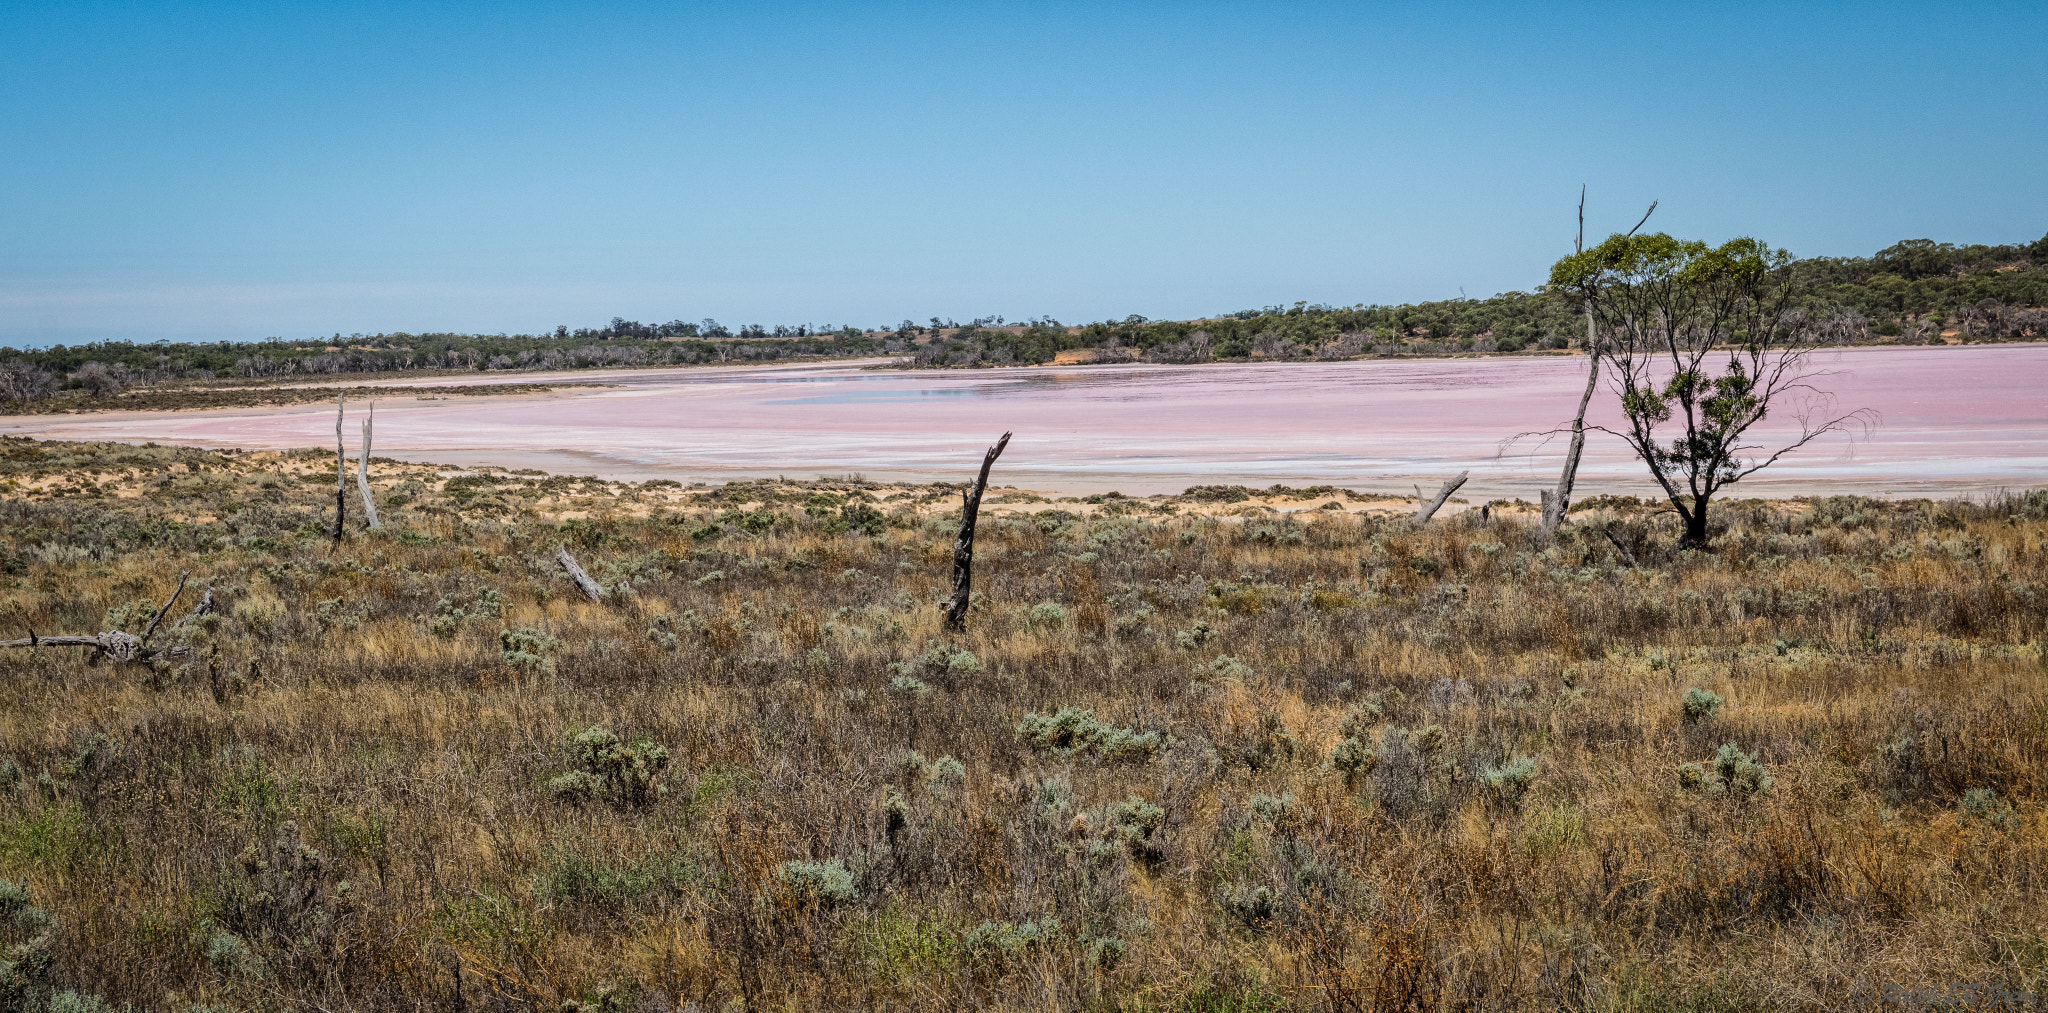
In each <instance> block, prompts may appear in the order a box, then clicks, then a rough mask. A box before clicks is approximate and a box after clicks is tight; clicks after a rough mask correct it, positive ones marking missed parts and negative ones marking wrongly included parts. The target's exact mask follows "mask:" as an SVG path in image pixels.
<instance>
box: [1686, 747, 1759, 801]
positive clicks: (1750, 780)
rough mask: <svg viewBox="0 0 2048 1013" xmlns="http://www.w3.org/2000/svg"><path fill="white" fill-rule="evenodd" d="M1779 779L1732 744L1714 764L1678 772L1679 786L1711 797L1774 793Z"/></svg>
mask: <svg viewBox="0 0 2048 1013" xmlns="http://www.w3.org/2000/svg"><path fill="white" fill-rule="evenodd" d="M1775 783H1777V778H1774V777H1772V776H1771V772H1770V771H1769V770H1768V769H1766V768H1765V767H1764V765H1763V764H1761V763H1758V762H1757V761H1756V756H1755V754H1752V753H1745V752H1743V751H1742V750H1741V749H1740V748H1739V747H1737V746H1736V745H1735V743H1733V742H1724V743H1722V744H1721V748H1720V750H1719V751H1718V752H1716V753H1715V754H1714V759H1713V761H1712V762H1710V763H1708V764H1706V765H1701V764H1697V763H1687V764H1683V765H1681V766H1680V767H1679V768H1678V785H1679V787H1681V788H1685V789H1688V790H1691V791H1704V792H1706V793H1707V794H1709V795H1752V794H1761V793H1763V792H1767V791H1770V790H1771V785H1773V784H1775Z"/></svg>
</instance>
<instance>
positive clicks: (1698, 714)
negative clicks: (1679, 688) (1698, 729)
mask: <svg viewBox="0 0 2048 1013" xmlns="http://www.w3.org/2000/svg"><path fill="white" fill-rule="evenodd" d="M1678 705H1679V707H1680V709H1682V710H1683V711H1684V712H1685V723H1686V724H1689V725H1696V724H1700V723H1701V722H1704V721H1711V720H1713V718H1714V715H1715V713H1717V712H1719V711H1720V709H1721V694H1719V693H1714V692H1711V691H1709V690H1704V689H1700V688H1698V687H1694V688H1692V689H1689V690H1686V691H1685V696H1684V698H1683V699H1681V700H1680V701H1679V704H1678Z"/></svg>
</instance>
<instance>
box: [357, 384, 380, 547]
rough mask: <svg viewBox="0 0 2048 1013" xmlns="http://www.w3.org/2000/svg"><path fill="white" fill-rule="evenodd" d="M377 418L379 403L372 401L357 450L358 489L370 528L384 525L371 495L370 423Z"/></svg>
mask: <svg viewBox="0 0 2048 1013" xmlns="http://www.w3.org/2000/svg"><path fill="white" fill-rule="evenodd" d="M376 418H377V403H376V402H374V401H372V402H371V403H370V417H369V418H367V419H364V420H363V446H362V449H360V450H358V451H356V491H357V492H360V493H362V494H363V516H364V517H365V518H367V519H368V520H369V522H370V530H372V531H375V530H377V529H379V528H382V527H383V526H384V525H382V524H379V523H378V522H377V501H376V500H375V499H372V498H371V497H370V424H371V423H372V422H374V421H375V420H376Z"/></svg>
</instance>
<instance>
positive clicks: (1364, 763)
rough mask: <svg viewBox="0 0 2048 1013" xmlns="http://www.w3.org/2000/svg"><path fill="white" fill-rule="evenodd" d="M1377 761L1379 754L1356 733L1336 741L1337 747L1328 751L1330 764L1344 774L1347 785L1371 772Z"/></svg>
mask: <svg viewBox="0 0 2048 1013" xmlns="http://www.w3.org/2000/svg"><path fill="white" fill-rule="evenodd" d="M1379 762H1380V757H1379V754H1378V753H1375V752H1373V751H1372V747H1371V746H1369V745H1367V744H1366V742H1365V740H1364V739H1362V738H1360V737H1358V736H1356V735H1353V736H1351V737H1349V738H1347V739H1345V740H1344V741H1342V742H1339V743H1337V748H1336V749H1333V750H1331V751H1330V766H1331V767H1334V768H1336V769H1337V770H1338V771H1339V772H1341V773H1342V774H1343V775H1344V784H1345V785H1346V786H1347V787H1348V786H1349V785H1350V784H1351V782H1352V781H1354V780H1356V779H1357V778H1359V777H1363V776H1364V775H1366V774H1370V773H1372V768H1374V767H1376V766H1378V765H1379Z"/></svg>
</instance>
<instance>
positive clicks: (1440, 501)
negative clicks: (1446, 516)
mask: <svg viewBox="0 0 2048 1013" xmlns="http://www.w3.org/2000/svg"><path fill="white" fill-rule="evenodd" d="M1471 474H1472V473H1471V472H1469V471H1461V472H1458V477H1457V478H1454V479H1451V480H1450V481H1448V482H1445V483H1444V487H1443V488H1441V489H1438V490H1437V491H1436V496H1435V497H1434V498H1432V499H1431V500H1430V501H1429V502H1427V503H1424V504H1422V506H1421V508H1420V509H1418V510H1416V511H1415V524H1416V526H1417V527H1420V526H1422V525H1424V524H1428V523H1429V519H1430V518H1431V517H1434V516H1436V512H1437V511H1438V510H1440V509H1442V508H1443V505H1444V501H1445V500H1447V499H1450V498H1451V494H1452V493H1454V492H1457V491H1458V487H1459V486H1461V485H1464V484H1465V479H1466V478H1468V477H1470V476H1471Z"/></svg>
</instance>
